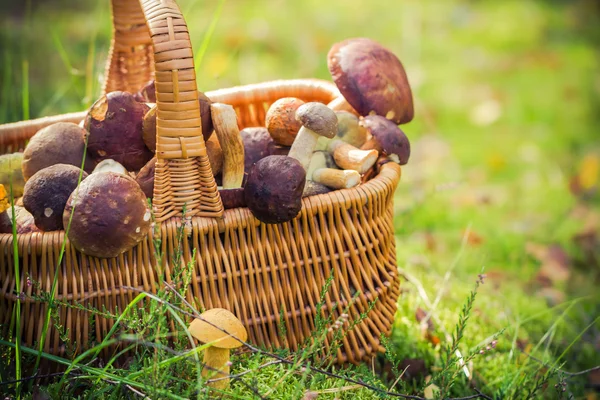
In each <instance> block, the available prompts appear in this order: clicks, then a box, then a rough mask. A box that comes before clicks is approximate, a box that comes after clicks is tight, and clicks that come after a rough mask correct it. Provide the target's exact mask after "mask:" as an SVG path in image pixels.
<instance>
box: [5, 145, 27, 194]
mask: <svg viewBox="0 0 600 400" xmlns="http://www.w3.org/2000/svg"><path fill="white" fill-rule="evenodd" d="M22 163H23V153H12V154H4V155H1V156H0V184H2V185H4V187H5V188H6V190H8V191H10V188H11V184H12V197H13V198H17V197H20V196H22V195H23V188H24V187H25V178H23V169H22V168H21V165H22Z"/></svg>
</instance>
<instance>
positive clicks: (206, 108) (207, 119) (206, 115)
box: [198, 92, 215, 141]
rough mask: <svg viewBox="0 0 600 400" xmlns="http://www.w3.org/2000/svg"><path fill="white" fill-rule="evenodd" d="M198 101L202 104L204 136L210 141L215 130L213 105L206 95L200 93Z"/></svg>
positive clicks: (201, 113) (201, 117) (201, 116)
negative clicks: (212, 114)
mask: <svg viewBox="0 0 600 400" xmlns="http://www.w3.org/2000/svg"><path fill="white" fill-rule="evenodd" d="M198 101H199V102H200V119H201V121H202V136H203V137H204V140H205V141H206V140H208V139H209V138H210V136H211V135H212V133H213V131H214V130H215V128H214V126H213V122H212V117H211V115H210V105H211V104H212V103H213V101H212V100H211V99H209V98H208V97H207V96H206V95H205V94H204V93H202V92H198Z"/></svg>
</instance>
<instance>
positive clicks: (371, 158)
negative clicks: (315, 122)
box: [317, 138, 378, 174]
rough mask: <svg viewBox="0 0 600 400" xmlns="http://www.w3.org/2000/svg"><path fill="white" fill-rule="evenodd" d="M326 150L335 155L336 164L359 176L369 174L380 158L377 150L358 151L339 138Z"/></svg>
mask: <svg viewBox="0 0 600 400" xmlns="http://www.w3.org/2000/svg"><path fill="white" fill-rule="evenodd" d="M317 148H320V146H317ZM326 149H327V151H329V152H330V153H331V154H332V155H333V159H334V160H335V163H336V164H337V165H338V166H339V167H340V168H342V169H352V170H354V171H357V172H358V173H359V174H364V173H365V172H367V171H368V170H369V169H370V168H371V167H372V166H373V165H374V164H375V162H376V161H377V157H378V154H377V151H376V150H372V149H371V150H365V149H357V148H356V147H354V146H352V145H351V144H348V143H346V142H344V141H343V140H341V139H338V138H335V139H332V140H330V141H329V143H327V145H326Z"/></svg>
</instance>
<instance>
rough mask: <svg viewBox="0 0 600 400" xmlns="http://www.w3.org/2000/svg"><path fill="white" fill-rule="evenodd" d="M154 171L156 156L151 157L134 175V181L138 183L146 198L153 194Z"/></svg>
mask: <svg viewBox="0 0 600 400" xmlns="http://www.w3.org/2000/svg"><path fill="white" fill-rule="evenodd" d="M155 172H156V157H152V158H151V159H150V161H148V163H147V164H146V165H144V167H143V168H142V169H140V172H138V173H137V175H136V176H135V181H136V182H137V183H138V185H140V188H141V189H142V191H143V192H144V195H145V196H146V197H147V198H150V199H151V198H152V197H153V196H154V174H155Z"/></svg>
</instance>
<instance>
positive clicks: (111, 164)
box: [92, 158, 127, 175]
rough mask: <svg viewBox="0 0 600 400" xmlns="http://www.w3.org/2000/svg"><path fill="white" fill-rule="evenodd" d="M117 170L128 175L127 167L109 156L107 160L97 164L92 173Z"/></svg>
mask: <svg viewBox="0 0 600 400" xmlns="http://www.w3.org/2000/svg"><path fill="white" fill-rule="evenodd" d="M109 171H111V172H116V173H118V174H123V175H127V170H126V169H125V167H124V166H123V165H122V164H121V163H119V162H116V161H115V160H111V159H110V158H107V159H106V160H102V161H100V162H99V163H98V165H96V168H94V170H93V171H92V174H97V173H99V172H109Z"/></svg>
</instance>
